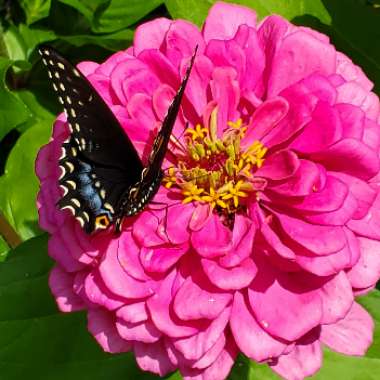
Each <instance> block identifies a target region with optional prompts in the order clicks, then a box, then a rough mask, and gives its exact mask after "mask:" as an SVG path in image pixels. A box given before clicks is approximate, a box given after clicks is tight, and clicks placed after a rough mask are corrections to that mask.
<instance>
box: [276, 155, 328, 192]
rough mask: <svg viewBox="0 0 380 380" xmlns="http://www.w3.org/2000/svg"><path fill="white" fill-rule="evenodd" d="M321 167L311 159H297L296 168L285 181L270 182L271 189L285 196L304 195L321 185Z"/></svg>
mask: <svg viewBox="0 0 380 380" xmlns="http://www.w3.org/2000/svg"><path fill="white" fill-rule="evenodd" d="M321 177H322V173H321V168H320V167H319V166H318V165H317V164H315V163H314V162H312V161H308V160H304V159H301V160H299V167H298V170H297V171H296V172H295V173H294V175H293V176H292V177H290V178H288V179H287V180H286V182H285V183H281V182H280V183H279V184H276V183H272V184H271V190H274V191H275V192H276V193H279V194H281V195H285V196H305V195H308V194H310V193H311V192H312V191H313V188H315V187H316V188H320V187H321Z"/></svg>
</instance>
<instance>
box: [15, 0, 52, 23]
mask: <svg viewBox="0 0 380 380" xmlns="http://www.w3.org/2000/svg"><path fill="white" fill-rule="evenodd" d="M50 3H51V0H21V2H20V5H21V7H22V8H23V10H24V12H25V15H26V23H27V24H28V25H29V24H32V23H34V22H36V21H38V20H41V19H43V18H45V17H47V16H48V15H49V11H50Z"/></svg>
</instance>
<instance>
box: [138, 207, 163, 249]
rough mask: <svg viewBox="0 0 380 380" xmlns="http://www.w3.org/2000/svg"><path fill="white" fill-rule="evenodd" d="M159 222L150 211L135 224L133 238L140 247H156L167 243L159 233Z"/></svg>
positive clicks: (143, 214) (144, 213)
mask: <svg viewBox="0 0 380 380" xmlns="http://www.w3.org/2000/svg"><path fill="white" fill-rule="evenodd" d="M158 228H159V221H158V220H157V217H156V215H155V214H153V213H152V212H150V211H145V212H142V213H141V214H140V215H139V217H138V218H137V220H136V221H135V222H134V223H133V232H132V234H133V237H134V238H135V239H136V242H137V243H138V244H139V245H140V246H144V247H154V246H157V245H161V244H164V243H166V241H165V240H164V239H163V237H161V236H160V235H159V233H158Z"/></svg>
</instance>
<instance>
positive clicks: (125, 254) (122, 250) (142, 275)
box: [117, 231, 151, 281]
mask: <svg viewBox="0 0 380 380" xmlns="http://www.w3.org/2000/svg"><path fill="white" fill-rule="evenodd" d="M118 247H119V249H118V253H117V259H118V261H119V264H120V266H121V267H122V268H123V270H124V271H125V272H126V273H127V274H129V275H130V276H131V277H133V278H134V279H135V280H139V281H149V280H150V279H151V278H150V276H149V275H148V274H147V273H146V272H145V268H144V267H143V265H142V263H141V261H140V251H141V249H145V247H143V248H140V246H139V245H137V244H136V241H135V239H134V238H133V236H132V234H131V232H129V231H125V232H123V233H122V234H121V235H120V237H119V246H118Z"/></svg>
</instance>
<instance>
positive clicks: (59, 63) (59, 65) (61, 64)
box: [57, 62, 65, 70]
mask: <svg viewBox="0 0 380 380" xmlns="http://www.w3.org/2000/svg"><path fill="white" fill-rule="evenodd" d="M57 66H58V67H59V68H60V69H62V70H65V65H64V64H63V63H61V62H58V63H57Z"/></svg>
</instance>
